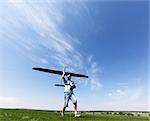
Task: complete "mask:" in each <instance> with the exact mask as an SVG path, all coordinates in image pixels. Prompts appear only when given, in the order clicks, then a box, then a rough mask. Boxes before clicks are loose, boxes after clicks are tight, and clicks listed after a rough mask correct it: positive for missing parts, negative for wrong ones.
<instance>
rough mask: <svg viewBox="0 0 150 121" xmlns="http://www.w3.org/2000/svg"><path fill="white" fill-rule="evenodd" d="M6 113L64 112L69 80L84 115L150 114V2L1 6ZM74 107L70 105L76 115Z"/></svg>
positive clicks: (0, 98) (22, 1) (0, 78)
mask: <svg viewBox="0 0 150 121" xmlns="http://www.w3.org/2000/svg"><path fill="white" fill-rule="evenodd" d="M0 4H1V5H0V108H27V109H42V110H45V109H46V110H60V109H61V107H62V105H63V90H64V89H63V88H62V87H55V86H54V84H55V83H62V80H61V76H59V75H52V74H48V73H43V72H38V71H34V70H32V68H33V67H43V68H49V69H59V70H63V68H64V67H65V66H66V67H67V71H70V72H75V73H82V74H86V75H88V76H89V78H88V79H85V78H75V77H74V78H72V80H73V81H74V82H75V83H76V86H77V88H76V89H75V90H74V93H75V95H76V97H77V100H78V109H79V110H129V111H139V110H140V111H148V110H150V106H149V107H148V100H150V97H148V92H150V90H148V85H149V84H150V83H148V73H149V72H148V65H149V62H148V56H149V53H148V50H149V47H148V44H149V42H148V41H149V40H148V39H149V38H148V29H149V28H148V26H149V24H148V21H149V16H148V8H149V6H148V1H147V0H144V1H140V0H137V1H136V0H131V1H128V0H107V1H103V0H97V1H88V0H86V1H79V0H78V1H74V0H73V1H72V0H70V1H69V0H65V1H61V0H59V1H58V0H57V1H55V0H54V1H52V0H51V1H48V0H46V1H45V2H43V1H40V0H39V1H34V2H33V1H32V2H31V1H29V0H15V1H13V0H6V1H0ZM72 107H73V105H72V103H71V102H70V103H69V108H68V110H71V109H72Z"/></svg>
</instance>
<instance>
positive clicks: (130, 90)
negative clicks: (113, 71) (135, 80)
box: [107, 85, 148, 110]
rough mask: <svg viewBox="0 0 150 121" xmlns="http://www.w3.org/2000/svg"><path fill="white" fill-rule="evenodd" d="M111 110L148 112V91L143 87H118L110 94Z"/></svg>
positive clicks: (109, 103)
mask: <svg viewBox="0 0 150 121" xmlns="http://www.w3.org/2000/svg"><path fill="white" fill-rule="evenodd" d="M108 97H109V100H110V102H109V101H108V102H107V103H108V105H109V107H111V108H114V109H115V108H116V109H121V110H148V100H147V95H146V89H145V88H144V87H143V86H140V85H137V86H136V87H131V86H128V87H124V86H121V87H118V88H117V89H115V90H113V91H112V92H109V93H108Z"/></svg>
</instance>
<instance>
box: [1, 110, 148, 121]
mask: <svg viewBox="0 0 150 121" xmlns="http://www.w3.org/2000/svg"><path fill="white" fill-rule="evenodd" d="M0 121H149V119H148V117H140V116H122V115H106V114H95V115H93V114H92V113H91V114H86V113H82V115H81V117H80V118H74V117H73V113H71V112H67V113H65V116H64V117H63V118H62V117H61V116H60V113H59V112H49V111H36V110H15V109H0Z"/></svg>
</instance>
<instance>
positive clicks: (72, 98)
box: [71, 94, 80, 117]
mask: <svg viewBox="0 0 150 121" xmlns="http://www.w3.org/2000/svg"><path fill="white" fill-rule="evenodd" d="M71 101H72V102H73V104H74V114H75V117H80V115H79V114H78V113H77V99H76V97H75V96H74V94H72V95H71Z"/></svg>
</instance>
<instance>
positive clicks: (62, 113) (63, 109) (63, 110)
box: [61, 107, 66, 117]
mask: <svg viewBox="0 0 150 121" xmlns="http://www.w3.org/2000/svg"><path fill="white" fill-rule="evenodd" d="M65 109H66V107H63V108H62V111H61V116H62V117H64V112H65Z"/></svg>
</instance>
